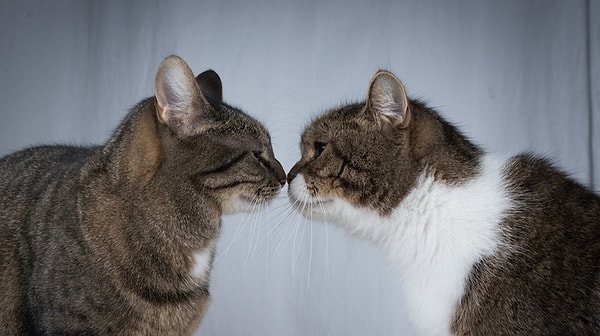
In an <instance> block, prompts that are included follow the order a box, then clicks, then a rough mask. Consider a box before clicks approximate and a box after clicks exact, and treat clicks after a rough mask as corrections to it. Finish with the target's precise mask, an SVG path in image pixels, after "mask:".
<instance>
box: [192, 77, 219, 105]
mask: <svg viewBox="0 0 600 336" xmlns="http://www.w3.org/2000/svg"><path fill="white" fill-rule="evenodd" d="M196 83H198V85H200V90H201V91H202V94H203V95H204V97H209V98H212V99H215V100H218V101H223V84H222V83H221V78H220V77H219V75H218V74H217V73H216V72H215V71H213V70H206V71H204V72H203V73H201V74H199V75H198V76H196Z"/></svg>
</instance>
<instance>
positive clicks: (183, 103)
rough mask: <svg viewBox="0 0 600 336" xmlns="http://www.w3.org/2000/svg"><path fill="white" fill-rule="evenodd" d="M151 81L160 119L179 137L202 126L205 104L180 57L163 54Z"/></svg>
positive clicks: (189, 71) (191, 133) (191, 132)
mask: <svg viewBox="0 0 600 336" xmlns="http://www.w3.org/2000/svg"><path fill="white" fill-rule="evenodd" d="M154 85H155V95H156V101H157V103H158V106H157V114H158V119H159V120H160V122H162V123H163V124H166V125H168V126H169V127H170V128H171V129H172V130H173V131H174V132H175V133H176V134H177V135H178V136H179V137H187V136H190V135H193V134H195V133H196V132H197V131H198V130H199V129H201V128H202V123H203V116H204V114H205V112H206V109H207V108H209V105H208V103H207V102H206V99H204V96H203V95H202V92H201V90H200V87H199V86H198V84H197V83H196V79H195V78H194V73H193V72H192V70H191V69H190V67H189V66H188V65H187V63H185V61H184V60H183V59H181V58H180V57H178V56H169V57H167V58H166V59H165V60H164V61H163V62H162V63H161V64H160V67H159V68H158V72H157V74H156V79H155V82H154Z"/></svg>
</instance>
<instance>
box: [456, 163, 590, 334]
mask: <svg viewBox="0 0 600 336" xmlns="http://www.w3.org/2000/svg"><path fill="white" fill-rule="evenodd" d="M504 178H505V183H506V191H507V193H508V194H509V195H510V198H511V199H512V200H513V204H512V208H511V210H510V211H509V213H508V214H507V215H506V217H505V218H504V219H503V220H502V227H503V230H504V232H505V233H504V238H503V243H502V244H501V246H503V247H502V248H501V249H500V250H499V252H498V253H497V254H496V255H495V256H493V257H491V258H488V259H484V260H482V261H481V262H480V263H479V264H478V265H476V267H475V268H474V270H473V273H472V274H471V277H470V280H469V281H468V286H467V288H468V290H467V292H466V295H465V297H464V298H463V299H462V302H461V304H460V305H459V308H458V311H457V315H455V322H454V323H455V324H454V331H455V332H457V334H469V332H468V330H471V331H473V330H478V331H480V332H482V334H488V335H496V334H502V335H520V334H544V335H559V334H561V335H575V334H576V335H600V197H598V195H597V194H595V193H594V192H593V191H591V190H590V189H588V188H586V187H584V186H583V185H581V184H579V183H577V182H576V181H575V180H573V179H572V178H570V177H569V176H568V175H567V174H565V173H564V172H563V171H561V170H560V169H558V168H556V167H555V165H554V164H553V163H552V162H551V161H549V160H547V159H545V158H542V157H539V156H535V155H532V154H528V153H526V154H521V155H518V156H515V157H513V158H511V159H510V160H508V162H507V164H506V165H505V167H504ZM507 312H509V313H510V314H506V313H507ZM460 321H462V322H460Z"/></svg>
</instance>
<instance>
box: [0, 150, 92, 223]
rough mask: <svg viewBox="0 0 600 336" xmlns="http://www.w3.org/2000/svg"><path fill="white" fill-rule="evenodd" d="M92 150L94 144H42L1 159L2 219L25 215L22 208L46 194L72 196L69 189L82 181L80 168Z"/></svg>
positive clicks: (40, 199) (37, 203)
mask: <svg viewBox="0 0 600 336" xmlns="http://www.w3.org/2000/svg"><path fill="white" fill-rule="evenodd" d="M92 151H93V148H90V147H75V146H39V147H31V148H27V149H24V150H21V151H18V152H15V153H13V154H10V155H7V156H5V157H4V158H2V159H0V206H1V208H0V214H2V216H1V217H0V218H2V222H7V221H9V222H10V219H13V220H16V219H18V218H20V217H22V215H23V214H20V213H18V212H19V211H18V210H19V209H20V208H21V209H23V210H25V209H26V208H28V207H30V206H37V205H39V203H41V202H44V201H45V200H44V194H45V193H48V192H51V193H57V192H58V193H60V190H64V192H63V193H64V194H65V195H69V194H70V192H69V191H68V189H70V188H72V185H73V184H74V183H76V182H77V181H78V178H79V172H80V169H81V167H82V165H83V163H84V161H85V159H86V158H87V157H89V155H90V154H91V152H92ZM46 201H49V200H46ZM0 225H3V224H0Z"/></svg>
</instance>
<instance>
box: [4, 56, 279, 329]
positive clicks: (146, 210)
mask: <svg viewBox="0 0 600 336" xmlns="http://www.w3.org/2000/svg"><path fill="white" fill-rule="evenodd" d="M155 93H156V95H155V97H152V98H148V99H146V100H143V101H142V102H140V103H139V104H138V105H137V106H135V107H134V108H132V110H131V111H130V113H129V114H128V115H127V116H126V117H125V119H124V120H123V122H122V123H121V125H120V126H119V127H118V128H117V130H116V131H115V133H114V134H113V136H112V137H111V139H110V140H109V141H108V143H107V144H105V145H104V146H98V147H89V148H86V147H67V146H42V147H36V148H29V149H25V150H23V151H20V152H17V153H14V154H12V155H9V156H6V157H4V158H3V159H2V160H0V307H1V308H0V334H1V335H23V334H33V335H59V334H60V335H190V334H192V333H193V332H194V330H195V329H196V328H197V326H198V324H199V323H200V321H201V319H202V316H203V315H204V313H205V311H206V309H207V305H208V303H209V276H210V269H211V266H212V260H213V254H214V251H215V241H216V239H217V237H218V235H219V232H220V227H221V222H220V218H221V215H222V214H225V213H231V212H236V211H242V210H250V209H252V208H254V207H255V206H254V205H255V204H263V203H265V202H267V201H269V200H270V199H272V198H273V197H274V196H275V195H276V194H277V193H278V192H279V190H280V189H281V187H282V186H283V184H284V183H285V173H284V171H283V168H282V167H281V165H280V164H279V162H278V161H277V160H276V159H275V157H274V155H273V150H272V146H271V142H270V138H269V134H268V133H267V131H266V129H265V128H264V127H263V126H262V125H261V124H260V123H259V122H257V121H256V120H254V119H252V118H251V117H249V116H248V115H246V114H244V113H243V112H241V111H239V110H237V109H235V108H233V107H231V106H229V105H227V104H225V103H224V102H223V101H222V88H221V80H220V78H219V77H218V75H217V74H216V73H215V72H214V71H212V70H208V71H206V72H204V73H202V74H200V75H198V77H196V78H194V75H193V73H192V71H191V70H190V68H189V67H188V65H187V64H186V63H185V62H184V61H183V60H182V59H181V58H179V57H177V56H170V57H168V58H166V59H165V60H164V61H163V62H162V64H161V65H160V67H159V69H158V73H157V75H156V81H155Z"/></svg>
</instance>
